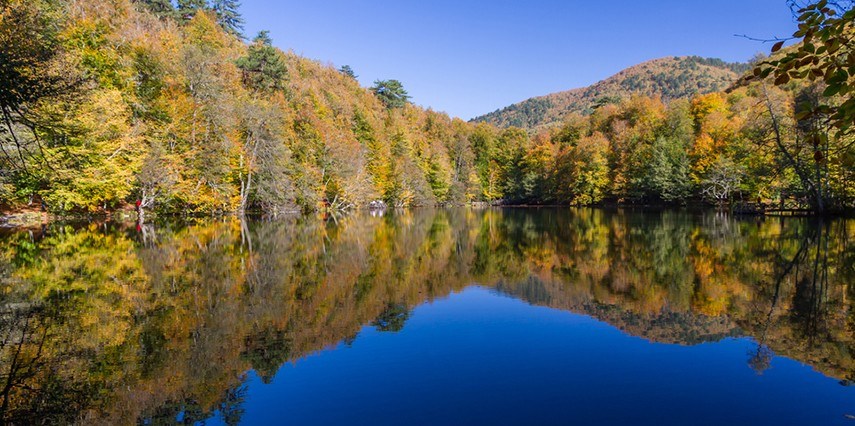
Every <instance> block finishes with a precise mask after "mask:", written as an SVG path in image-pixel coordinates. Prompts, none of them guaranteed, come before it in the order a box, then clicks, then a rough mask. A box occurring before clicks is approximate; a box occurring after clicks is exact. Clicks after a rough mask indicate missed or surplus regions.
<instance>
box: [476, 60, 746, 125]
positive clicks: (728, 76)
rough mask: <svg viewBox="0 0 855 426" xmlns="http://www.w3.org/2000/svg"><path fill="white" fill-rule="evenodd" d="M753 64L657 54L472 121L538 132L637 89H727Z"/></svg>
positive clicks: (678, 92) (672, 94)
mask: <svg viewBox="0 0 855 426" xmlns="http://www.w3.org/2000/svg"><path fill="white" fill-rule="evenodd" d="M749 68H750V66H749V65H748V64H747V63H731V62H725V61H723V60H721V59H717V58H702V57H700V56H668V57H664V58H657V59H651V60H648V61H645V62H641V63H639V64H636V65H633V66H631V67H628V68H625V69H623V70H621V71H619V72H617V73H615V74H613V75H611V76H609V77H607V78H605V79H603V80H600V81H598V82H596V83H594V84H592V85H590V86H586V87H578V88H575V89H570V90H565V91H561V92H554V93H550V94H547V95H542V96H535V97H532V98H529V99H526V100H523V101H521V102H517V103H514V104H511V105H509V106H507V107H504V108H500V109H497V110H495V111H493V112H490V113H487V114H484V115H481V116H478V117H475V118H473V119H472V120H470V121H471V122H484V123H489V124H493V125H495V126H498V127H503V128H507V127H520V128H523V129H526V130H528V131H530V132H536V131H538V130H543V129H545V128H549V127H552V126H555V125H558V124H560V123H561V122H563V121H564V119H565V118H566V117H567V116H568V115H570V114H573V113H577V114H583V115H587V114H590V113H591V112H592V111H593V110H594V109H596V108H598V107H599V106H602V105H605V104H610V103H618V102H619V101H620V100H622V99H625V98H628V97H629V96H631V95H634V94H641V95H646V96H660V97H661V98H662V100H663V101H666V102H668V101H671V100H674V99H680V98H686V97H690V96H692V95H694V94H697V93H709V92H715V91H721V90H724V89H726V88H728V87H729V86H731V85H732V84H733V83H735V82H736V81H737V80H738V79H739V77H740V76H741V75H742V74H744V73H745V72H746V71H748V69H749Z"/></svg>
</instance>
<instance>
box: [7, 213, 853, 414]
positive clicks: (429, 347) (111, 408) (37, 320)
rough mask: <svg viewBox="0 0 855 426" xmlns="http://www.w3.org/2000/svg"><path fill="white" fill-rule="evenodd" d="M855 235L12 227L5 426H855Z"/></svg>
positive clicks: (545, 226)
mask: <svg viewBox="0 0 855 426" xmlns="http://www.w3.org/2000/svg"><path fill="white" fill-rule="evenodd" d="M853 239H855V220H852V219H830V220H818V219H809V218H737V217H733V216H729V215H726V214H721V213H716V212H681V211H669V210H664V211H649V212H642V211H626V210H598V209H567V208H544V209H463V208H459V209H447V210H443V209H439V210H413V211H404V212H391V213H387V214H385V215H380V214H374V215H372V214H369V213H359V214H354V215H350V216H344V217H336V218H321V217H293V218H286V219H283V220H277V221H246V222H241V221H238V220H234V219H229V220H219V221H198V222H194V223H184V224H175V223H158V224H151V225H145V226H142V227H136V226H135V225H133V224H116V223H107V224H103V223H102V224H77V225H71V224H52V225H50V226H47V227H45V228H41V229H30V230H24V229H21V230H4V231H3V233H2V234H0V285H2V292H0V298H1V299H0V342H1V343H0V344H1V345H2V346H0V386H2V388H0V389H2V394H0V398H2V401H0V404H2V405H0V418H2V422H3V423H13V424H33V423H38V424H42V423H46V424H68V423H77V424H152V425H154V424H157V425H161V424H196V423H205V424H299V425H303V424H309V425H311V424H321V425H341V424H360V425H362V424H364V425H385V424H389V425H392V424H396V425H397V424H424V425H434V424H508V425H524V424H615V425H617V424H621V425H623V424H656V425H671V424H673V425H684V424H693V425H704V424H710V425H713V424H729V425H738V424H746V425H748V424H750V425H757V424H774V425H834V424H841V425H849V424H852V425H855V420H853V416H855V386H853V384H855V361H854V360H853V356H855V333H853V331H855V312H853V302H852V300H853V298H855V245H853V243H852V241H853Z"/></svg>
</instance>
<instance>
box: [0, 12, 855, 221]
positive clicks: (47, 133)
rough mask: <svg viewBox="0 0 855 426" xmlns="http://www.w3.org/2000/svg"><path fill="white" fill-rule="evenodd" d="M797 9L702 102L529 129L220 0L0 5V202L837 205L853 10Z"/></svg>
mask: <svg viewBox="0 0 855 426" xmlns="http://www.w3.org/2000/svg"><path fill="white" fill-rule="evenodd" d="M814 6H818V7H817V8H815V9H810V10H807V11H806V12H804V13H803V14H802V16H800V17H799V19H801V22H802V27H803V30H802V31H801V34H797V37H798V38H800V39H801V40H802V43H800V44H796V45H794V46H790V47H783V48H782V46H780V45H776V46H775V47H774V48H773V50H774V51H775V52H773V53H772V54H771V56H770V57H768V58H763V57H761V58H757V59H756V60H755V62H754V63H753V64H751V65H746V66H744V67H741V68H739V69H740V70H741V71H744V74H743V75H742V78H740V79H739V80H738V81H734V82H732V83H731V84H729V85H728V86H727V87H726V88H725V89H724V90H716V91H711V92H706V91H696V93H695V94H692V95H689V96H685V97H677V98H675V99H671V97H670V96H668V97H664V98H663V97H662V96H661V95H659V94H641V93H626V94H625V96H623V97H622V98H615V97H611V98H608V99H604V100H602V102H600V103H598V104H597V105H595V106H594V107H592V108H589V110H587V111H584V112H583V113H571V114H568V115H567V116H566V117H562V120H561V122H559V123H556V124H554V125H551V126H546V127H541V128H538V129H537V130H536V131H535V130H531V129H522V128H515V127H507V128H502V127H498V126H496V125H493V124H489V123H483V122H466V121H463V120H461V119H458V118H453V117H449V116H448V115H447V114H444V113H441V112H436V111H433V110H430V109H425V108H422V107H419V106H416V105H414V104H413V103H411V102H410V99H409V96H408V94H407V91H406V89H405V86H404V85H403V84H402V83H401V82H400V81H398V80H395V79H388V80H382V81H376V82H375V85H374V86H373V87H370V88H365V87H361V86H360V84H359V83H358V82H357V81H356V79H355V78H354V77H355V72H358V70H353V69H351V67H349V66H346V65H345V66H341V67H333V66H330V65H325V64H322V63H320V62H317V61H315V60H310V59H307V58H304V57H301V56H299V55H296V54H294V53H292V52H284V51H281V50H279V49H277V48H276V47H274V46H273V44H272V40H271V39H270V37H269V35H268V34H267V33H266V32H261V33H259V34H257V35H251V36H250V35H247V36H246V37H247V38H244V37H245V36H244V35H243V34H242V22H243V21H242V18H241V16H240V13H239V11H238V3H237V2H235V1H229V0H212V1H205V0H181V1H179V2H178V3H177V5H174V4H173V3H171V2H169V1H167V0H137V1H131V0H72V1H59V0H6V1H4V2H3V9H2V13H0V49H2V50H0V58H2V62H0V73H2V78H0V84H2V92H0V107H1V108H2V112H3V123H2V126H0V147H2V152H0V201H2V206H3V208H4V210H10V211H14V210H15V209H20V208H39V209H42V210H45V211H48V212H51V213H53V214H56V215H75V214H106V213H111V212H115V211H118V210H123V209H125V210H129V209H133V207H134V204H137V205H138V208H139V210H140V211H152V212H157V213H162V214H185V215H186V214H226V213H238V214H243V213H245V212H258V213H265V214H268V215H278V214H282V213H286V212H294V211H319V210H325V211H330V210H351V209H355V208H360V207H365V206H367V205H368V204H369V203H371V202H372V201H382V202H384V203H385V204H386V205H389V206H393V207H405V206H428V205H448V204H465V203H478V202H485V203H494V204H495V203H500V204H554V205H596V204H612V203H622V204H674V205H685V204H709V205H720V206H729V207H730V208H739V209H743V210H758V209H760V210H762V209H766V208H771V207H775V208H791V209H809V210H811V211H817V212H842V211H845V210H846V209H849V208H852V207H853V206H855V181H853V179H855V143H853V140H855V139H853V138H855V135H853V132H852V127H851V122H848V121H850V120H851V118H852V116H853V102H852V98H851V94H852V91H851V87H852V83H853V79H855V72H853V68H852V66H853V65H852V64H853V58H855V51H853V49H852V37H853V27H852V24H851V22H852V19H849V18H851V17H852V16H851V15H852V14H853V11H852V10H848V11H847V10H846V8H845V7H843V8H842V9H841V8H840V7H839V6H837V7H835V6H827V5H826V4H825V2H820V4H819V5H814ZM800 28H801V27H800ZM811 37H813V38H814V40H812V39H811ZM745 70H748V71H745ZM752 70H753V71H752ZM662 78H667V76H665V77H662ZM701 92H704V93H701Z"/></svg>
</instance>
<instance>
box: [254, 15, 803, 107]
mask: <svg viewBox="0 0 855 426" xmlns="http://www.w3.org/2000/svg"><path fill="white" fill-rule="evenodd" d="M242 3H243V4H242V7H241V11H242V13H243V16H244V18H245V20H246V34H247V35H248V36H249V37H250V38H251V37H252V36H254V35H255V34H256V33H257V32H258V31H259V30H263V29H266V30H270V34H271V36H272V37H273V40H274V43H275V44H276V45H277V46H278V47H280V48H283V49H285V50H288V49H291V50H293V51H294V52H296V53H297V54H300V55H303V56H305V57H308V58H312V59H317V60H320V61H321V62H325V63H331V64H334V65H335V66H337V67H338V66H341V65H344V64H348V65H350V66H351V67H353V69H354V71H355V72H356V73H357V74H358V75H359V81H360V82H361V83H362V85H363V86H370V85H371V84H372V83H373V81H374V80H376V79H392V78H394V79H398V80H401V82H402V83H403V84H404V87H405V88H406V89H407V90H408V91H409V92H410V95H411V96H412V97H413V102H414V103H416V104H418V105H422V106H425V107H431V108H433V109H435V110H439V111H445V112H447V113H449V114H450V115H452V116H457V117H461V118H464V119H469V118H472V117H475V116H478V115H481V114H484V113H487V112H491V111H493V110H495V109H497V108H501V107H504V106H507V105H510V104H512V103H514V102H518V101H521V100H523V99H527V98H529V97H532V96H538V95H544V94H547V93H551V92H556V91H561V90H567V89H572V88H575V87H581V86H587V85H589V84H591V83H594V82H596V81H599V80H602V79H603V78H606V77H608V76H610V75H612V74H614V73H616V72H618V71H620V70H621V69H623V68H626V67H628V66H631V65H634V64H637V63H639V62H642V61H646V60H648V59H654V58H659V57H663V56H682V55H699V56H705V57H717V58H721V59H724V60H727V61H746V60H748V59H749V58H750V57H751V56H752V55H753V54H754V53H756V52H758V51H763V52H768V50H769V48H770V47H771V45H770V44H766V45H763V44H761V43H758V42H755V41H750V40H746V39H744V38H738V37H734V34H748V35H750V36H753V37H759V38H770V37H773V36H788V35H790V34H792V33H793V31H794V30H795V27H796V25H795V23H794V22H793V18H792V15H791V14H790V11H789V9H788V8H787V6H786V2H785V0H714V1H713V0H654V1H640V0H613V1H608V2H601V1H595V0H588V1H576V0H565V1H559V0H554V1H546V0H527V1H510V0H497V1H475V0H456V1H455V0H422V1H415V0H397V1H389V0H371V1H368V0H318V1H315V0H286V1H275V0H243V2H242Z"/></svg>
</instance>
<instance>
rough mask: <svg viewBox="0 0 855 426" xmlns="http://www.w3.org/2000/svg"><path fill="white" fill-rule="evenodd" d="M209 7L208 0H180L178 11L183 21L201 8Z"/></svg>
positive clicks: (187, 19)
mask: <svg viewBox="0 0 855 426" xmlns="http://www.w3.org/2000/svg"><path fill="white" fill-rule="evenodd" d="M207 9H208V0H178V7H177V8H176V11H177V13H178V17H179V18H180V19H181V20H183V21H189V20H190V19H192V18H193V16H195V15H196V13H197V12H199V11H200V10H207Z"/></svg>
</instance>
